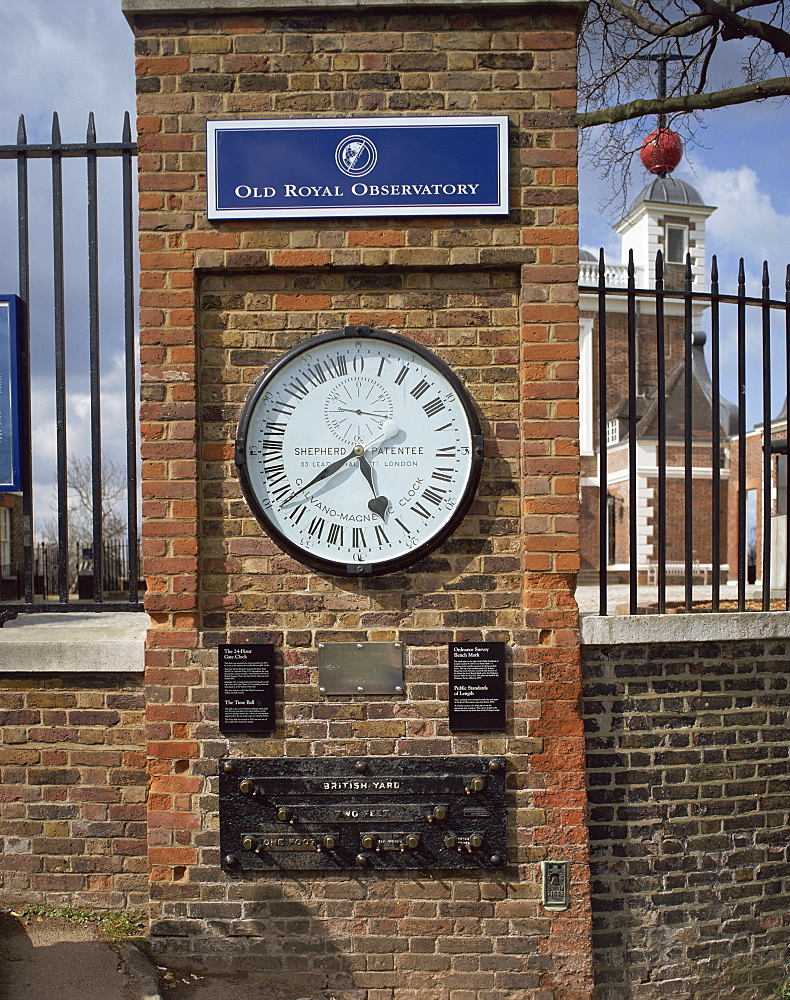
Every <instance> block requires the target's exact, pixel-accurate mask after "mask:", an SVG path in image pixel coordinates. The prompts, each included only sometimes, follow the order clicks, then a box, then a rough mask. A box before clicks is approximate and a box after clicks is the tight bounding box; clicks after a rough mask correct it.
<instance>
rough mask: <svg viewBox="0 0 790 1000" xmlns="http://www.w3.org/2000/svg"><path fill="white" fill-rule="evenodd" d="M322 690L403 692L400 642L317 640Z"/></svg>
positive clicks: (340, 692) (354, 692)
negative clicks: (318, 641)
mask: <svg viewBox="0 0 790 1000" xmlns="http://www.w3.org/2000/svg"><path fill="white" fill-rule="evenodd" d="M318 690H319V691H320V692H321V694H328V695H337V694H403V690H404V688H403V643H402V642H320V643H319V644H318Z"/></svg>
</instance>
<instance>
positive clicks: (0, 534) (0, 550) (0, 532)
mask: <svg viewBox="0 0 790 1000" xmlns="http://www.w3.org/2000/svg"><path fill="white" fill-rule="evenodd" d="M10 566H11V509H10V507H0V570H2V572H3V573H4V574H6V573H8V572H9V568H10Z"/></svg>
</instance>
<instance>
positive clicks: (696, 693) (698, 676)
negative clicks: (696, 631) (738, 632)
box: [583, 639, 790, 1000]
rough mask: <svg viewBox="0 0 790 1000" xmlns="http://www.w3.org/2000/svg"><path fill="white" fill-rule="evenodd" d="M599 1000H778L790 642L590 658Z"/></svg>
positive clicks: (785, 895) (672, 646)
mask: <svg viewBox="0 0 790 1000" xmlns="http://www.w3.org/2000/svg"><path fill="white" fill-rule="evenodd" d="M583 655H584V674H585V681H584V698H585V702H584V713H585V729H586V732H587V765H588V787H589V800H590V838H591V856H592V857H591V868H592V885H593V914H594V944H595V982H596V989H595V997H596V998H597V1000H626V998H627V1000H664V998H665V997H670V996H671V997H677V998H687V1000H703V998H704V1000H714V998H715V1000H719V998H733V1000H735V998H737V1000H765V998H766V997H767V996H768V995H769V994H770V992H771V988H772V987H773V986H775V985H777V983H778V982H780V981H781V980H782V979H783V970H784V971H786V968H785V966H784V963H785V962H786V957H787V953H786V949H787V934H788V928H789V927H790V867H789V866H788V864H787V861H788V853H787V851H788V848H787V845H788V837H789V836H790V794H788V793H789V792H790V779H789V778H788V772H787V755H788V735H787V734H788V729H787V724H788V699H787V691H788V684H789V682H790V640H787V639H783V640H763V641H752V642H731V641H728V642H700V643H693V644H686V643H681V642H678V643H666V644H663V645H659V644H651V645H628V646H609V647H603V646H585V647H584V654H583Z"/></svg>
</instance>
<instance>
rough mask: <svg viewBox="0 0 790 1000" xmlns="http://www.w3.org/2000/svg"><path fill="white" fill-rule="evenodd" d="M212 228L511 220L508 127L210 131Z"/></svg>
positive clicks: (354, 121) (463, 121) (470, 123)
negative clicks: (322, 220)
mask: <svg viewBox="0 0 790 1000" xmlns="http://www.w3.org/2000/svg"><path fill="white" fill-rule="evenodd" d="M206 129H207V134H206V149H207V188H208V217H209V218H210V219H288V218H300V217H302V218H316V217H318V216H323V217H328V218H340V217H343V216H345V217H353V216H366V215H387V216H393V215H506V214H507V212H508V142H507V138H508V132H507V130H508V119H507V117H506V116H501V117H488V118H350V119H342V118H326V119H320V118H319V119H311V120H296V121H287V120H278V121H269V120H266V121H210V122H207V123H206Z"/></svg>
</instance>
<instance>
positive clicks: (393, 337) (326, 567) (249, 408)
mask: <svg viewBox="0 0 790 1000" xmlns="http://www.w3.org/2000/svg"><path fill="white" fill-rule="evenodd" d="M362 339H368V340H381V341H385V342H387V343H391V344H396V345H398V346H399V347H403V348H404V349H406V350H409V351H412V352H414V353H415V354H418V355H419V356H420V357H421V358H423V360H425V361H426V362H427V363H428V364H429V365H431V366H432V367H434V368H435V369H436V370H437V371H439V372H440V373H441V374H442V375H443V376H444V377H445V378H446V379H447V381H448V382H449V383H450V385H451V386H452V388H453V391H454V392H455V393H456V394H457V396H458V398H459V400H460V401H461V405H462V406H463V409H464V413H465V415H466V419H467V420H468V422H469V429H470V431H471V437H472V454H471V460H472V464H471V468H470V471H469V478H468V480H467V483H466V487H465V489H464V492H463V495H462V496H461V499H460V501H459V503H458V506H457V508H456V510H455V511H454V513H453V515H452V517H451V518H450V519H449V521H448V522H447V523H446V524H445V525H444V527H443V528H442V529H441V530H440V531H438V532H437V533H436V534H435V535H433V536H432V537H431V538H429V539H427V540H426V541H425V542H423V543H422V544H421V545H418V546H416V547H415V548H414V549H410V550H409V551H408V552H406V553H404V554H403V555H402V556H398V557H397V558H396V559H388V560H385V561H383V562H380V563H376V564H375V565H374V566H365V565H360V564H358V563H351V564H349V563H341V562H333V561H331V560H328V559H322V558H320V557H318V556H312V555H311V554H310V553H309V552H308V551H307V550H306V549H303V548H300V547H299V546H298V545H295V544H294V543H293V542H292V541H291V539H290V538H288V537H286V536H285V535H284V534H283V533H282V532H281V531H280V530H279V528H277V526H276V525H275V524H273V523H272V522H271V520H270V519H269V517H268V515H267V513H266V511H265V510H264V509H263V507H262V506H261V504H260V503H259V501H258V498H257V496H256V495H255V491H254V490H253V488H252V483H251V482H250V477H249V473H248V470H247V434H248V432H249V425H250V420H251V419H252V415H253V413H254V412H255V407H256V405H257V403H258V400H259V399H260V397H261V395H262V394H263V393H264V392H265V391H266V387H267V386H268V384H269V383H270V382H271V380H272V379H273V378H274V377H275V376H276V375H277V374H278V373H279V372H280V371H281V369H283V368H285V367H286V366H287V365H290V364H291V363H292V362H293V361H294V359H295V358H298V357H299V355H300V354H304V353H305V352H307V351H309V350H312V349H313V348H314V347H316V346H317V345H319V344H324V343H327V342H328V341H333V340H362ZM234 460H235V463H236V468H237V470H238V474H239V483H240V485H241V491H242V493H243V494H244V499H245V500H246V501H247V504H248V505H249V507H250V509H251V510H252V513H253V514H254V515H255V519H256V520H257V521H258V523H259V524H260V526H261V527H262V528H263V530H264V531H265V532H266V534H267V535H268V536H269V537H270V538H271V539H272V540H273V541H274V542H276V543H277V545H278V546H279V547H280V548H281V549H282V550H283V551H284V552H286V553H287V554H288V555H290V556H292V557H293V558H294V559H296V560H297V562H300V563H302V564H303V565H305V566H309V567H310V568H311V569H314V570H317V571H318V572H321V573H327V574H329V575H331V576H384V575H385V574H387V573H396V572H398V571H399V570H403V569H407V568H408V567H409V566H412V565H414V563H416V562H418V561H419V560H420V559H422V558H423V557H424V556H426V555H427V554H428V553H429V552H433V551H434V549H436V548H438V547H439V546H440V545H441V544H442V543H443V542H444V541H445V540H446V539H447V538H448V537H449V536H450V535H451V534H452V533H453V532H454V531H455V529H456V528H457V527H458V525H459V524H460V523H461V521H462V520H463V519H464V517H465V516H466V512H467V511H468V509H469V506H470V504H471V503H472V500H473V499H474V496H475V493H476V492H477V487H478V484H479V482H480V474H481V472H482V465H483V435H482V432H481V430H480V421H479V420H478V417H477V411H476V410H475V407H474V404H473V402H472V397H471V396H470V394H469V391H468V390H467V388H466V386H465V385H464V384H463V382H462V381H461V380H460V379H459V378H458V376H457V375H456V374H455V372H454V371H453V370H452V368H450V366H449V365H448V364H447V363H446V362H445V361H443V360H442V359H441V358H440V357H439V356H438V355H436V354H434V353H433V351H430V350H428V348H426V347H423V346H422V344H418V343H417V342H416V341H413V340H410V339H409V338H408V337H404V336H402V335H401V334H399V333H393V332H392V331H390V330H382V329H379V328H378V327H370V326H345V327H343V328H342V329H338V330H328V331H327V332H326V333H322V334H319V335H318V336H317V337H311V338H310V339H309V340H306V341H303V342H302V343H301V344H297V345H296V346H295V347H292V348H291V349H290V350H289V351H286V352H285V354H282V355H281V356H280V357H279V358H278V359H277V360H276V361H275V362H274V364H272V365H271V366H270V367H269V368H267V369H266V371H264V372H262V373H261V374H260V375H259V376H258V378H257V379H256V381H255V384H254V385H253V387H252V389H251V391H250V393H249V395H248V396H247V399H246V400H245V403H244V406H243V408H242V411H241V415H240V417H239V424H238V429H237V432H236V442H235V449H234Z"/></svg>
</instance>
